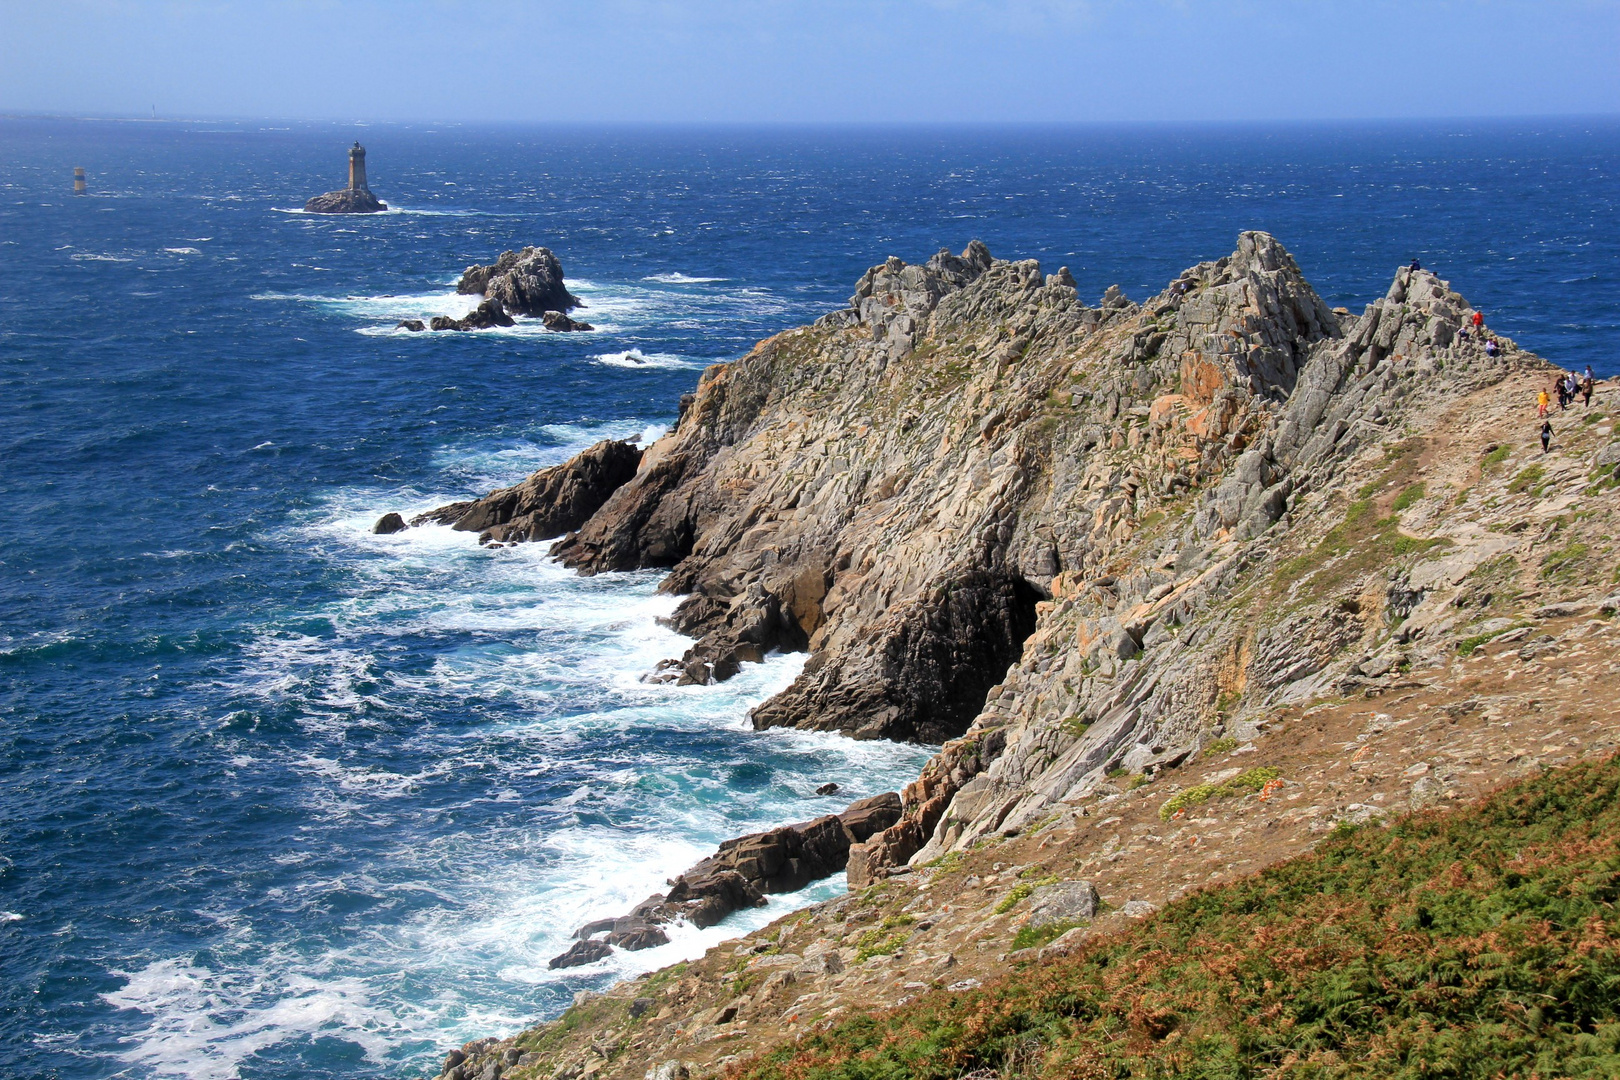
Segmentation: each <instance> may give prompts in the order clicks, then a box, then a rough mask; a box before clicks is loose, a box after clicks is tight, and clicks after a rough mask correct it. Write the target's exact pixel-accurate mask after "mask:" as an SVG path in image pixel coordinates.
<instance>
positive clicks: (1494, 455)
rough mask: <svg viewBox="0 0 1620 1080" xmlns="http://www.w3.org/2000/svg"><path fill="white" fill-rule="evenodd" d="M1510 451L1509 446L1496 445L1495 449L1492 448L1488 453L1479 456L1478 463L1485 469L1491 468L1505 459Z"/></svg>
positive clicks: (1511, 451)
mask: <svg viewBox="0 0 1620 1080" xmlns="http://www.w3.org/2000/svg"><path fill="white" fill-rule="evenodd" d="M1512 453H1513V450H1512V449H1511V448H1509V447H1506V446H1498V447H1497V448H1496V449H1495V450H1492V451H1491V452H1490V453H1488V454H1486V455H1485V456H1484V457H1483V458H1481V459H1480V461H1479V463H1480V465H1481V466H1482V467H1484V468H1486V469H1492V468H1495V467H1496V466H1498V465H1500V464H1502V462H1504V461H1506V460H1507V459H1508V456H1509V455H1510V454H1512Z"/></svg>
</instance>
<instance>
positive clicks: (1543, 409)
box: [1536, 390, 1552, 419]
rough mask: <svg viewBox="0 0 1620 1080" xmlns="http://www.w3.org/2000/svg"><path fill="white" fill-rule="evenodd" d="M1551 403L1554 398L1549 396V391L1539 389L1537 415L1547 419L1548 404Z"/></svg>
mask: <svg viewBox="0 0 1620 1080" xmlns="http://www.w3.org/2000/svg"><path fill="white" fill-rule="evenodd" d="M1551 403H1552V398H1550V397H1548V396H1547V391H1545V390H1541V391H1538V392H1537V394H1536V415H1537V416H1539V417H1542V418H1544V419H1545V418H1546V416H1547V406H1548V405H1549V404H1551Z"/></svg>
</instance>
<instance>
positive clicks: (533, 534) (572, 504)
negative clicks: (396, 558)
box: [385, 439, 641, 544]
mask: <svg viewBox="0 0 1620 1080" xmlns="http://www.w3.org/2000/svg"><path fill="white" fill-rule="evenodd" d="M640 464H641V448H640V447H638V446H636V445H635V444H634V443H630V442H620V441H618V440H615V439H604V440H603V441H602V442H599V443H597V444H596V445H595V446H592V447H590V448H589V449H588V450H583V451H581V452H580V453H578V454H576V455H575V456H574V457H572V458H570V459H568V460H567V461H565V462H563V463H562V464H561V465H553V466H552V467H551V468H549V469H542V470H541V471H540V472H537V473H535V474H534V475H533V476H531V477H529V478H528V479H527V480H525V481H523V483H521V484H517V485H514V486H513V487H509V488H502V489H501V490H499V491H494V492H491V493H490V494H488V495H486V496H484V497H483V498H482V499H477V500H473V501H470V502H458V503H451V504H449V505H448V506H441V507H439V508H438V509H436V510H430V511H428V512H427V513H425V514H420V515H418V516H416V517H414V518H412V519H411V522H410V523H411V524H412V525H450V526H452V527H454V528H456V529H458V530H460V531H461V532H475V533H478V534H479V535H478V541H479V543H483V544H489V543H500V544H505V543H515V542H518V541H523V540H547V539H550V538H551V537H554V536H561V535H562V534H563V533H565V532H568V531H569V530H571V529H577V528H579V526H580V525H581V524H583V523H584V522H585V521H586V520H587V519H588V518H589V517H590V516H591V515H592V514H594V513H595V512H596V511H597V510H598V509H599V508H600V507H601V505H602V504H603V503H604V502H606V501H607V499H608V497H609V496H610V495H612V494H613V492H615V491H617V490H618V489H619V487H620V486H621V485H623V484H624V483H625V482H627V481H628V480H629V479H630V478H631V477H633V476H634V475H635V474H636V468H637V467H638V466H639V465H640ZM390 516H396V515H390ZM385 520H386V519H385Z"/></svg>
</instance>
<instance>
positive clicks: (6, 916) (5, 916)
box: [0, 911, 23, 923]
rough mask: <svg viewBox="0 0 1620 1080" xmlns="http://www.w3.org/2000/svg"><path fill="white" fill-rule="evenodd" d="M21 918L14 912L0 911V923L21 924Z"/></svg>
mask: <svg viewBox="0 0 1620 1080" xmlns="http://www.w3.org/2000/svg"><path fill="white" fill-rule="evenodd" d="M22 920H23V917H22V916H21V915H19V914H17V913H16V912H15V911H0V923H8V922H22Z"/></svg>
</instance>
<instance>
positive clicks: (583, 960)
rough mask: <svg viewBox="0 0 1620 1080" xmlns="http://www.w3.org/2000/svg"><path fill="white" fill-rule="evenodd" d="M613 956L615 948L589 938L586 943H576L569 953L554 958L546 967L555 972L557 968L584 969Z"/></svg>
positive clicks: (570, 947)
mask: <svg viewBox="0 0 1620 1080" xmlns="http://www.w3.org/2000/svg"><path fill="white" fill-rule="evenodd" d="M612 955H613V948H612V946H610V945H609V944H608V943H607V942H605V941H597V940H596V939H594V938H587V939H586V940H584V941H576V942H574V944H573V945H571V946H569V948H568V951H567V952H565V953H563V954H562V955H560V956H553V957H552V958H551V962H550V963H549V964H547V965H546V966H547V967H549V968H551V969H553V970H555V969H557V968H570V967H583V966H584V965H586V964H594V963H596V962H597V961H598V960H602V959H605V958H606V957H609V956H612Z"/></svg>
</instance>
